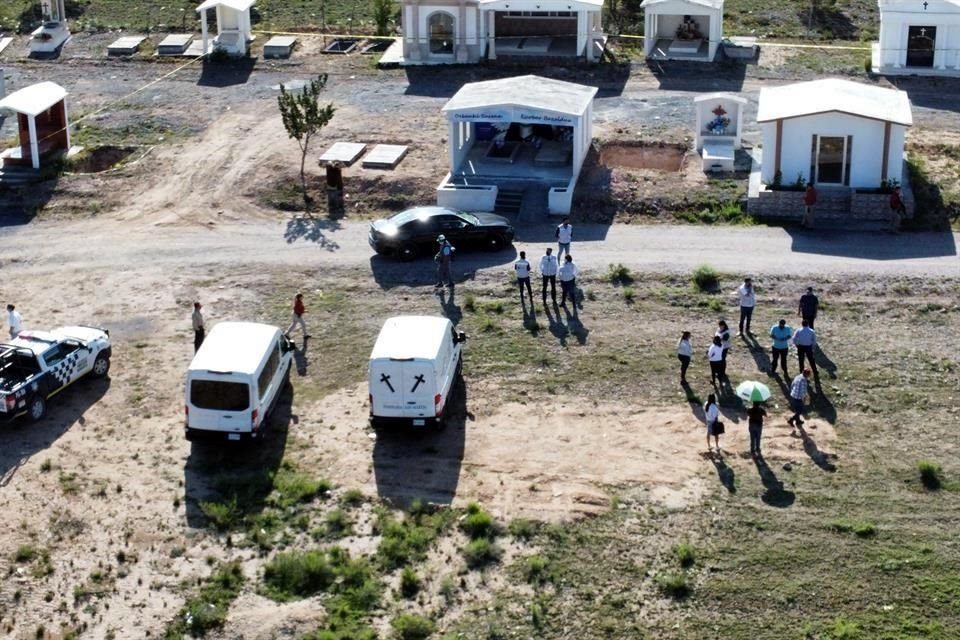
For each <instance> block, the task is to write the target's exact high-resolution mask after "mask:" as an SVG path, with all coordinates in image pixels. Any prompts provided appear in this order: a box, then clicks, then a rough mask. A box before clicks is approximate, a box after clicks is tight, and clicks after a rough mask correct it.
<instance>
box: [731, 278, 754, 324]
mask: <svg viewBox="0 0 960 640" xmlns="http://www.w3.org/2000/svg"><path fill="white" fill-rule="evenodd" d="M736 293H737V297H738V298H739V300H740V323H739V325H738V330H737V335H738V336H742V335H745V333H744V327H746V333H750V321H751V320H752V319H753V308H754V307H755V306H756V304H757V293H756V291H754V289H753V280H751V279H750V278H744V279H743V284H742V285H740V286H739V287H738V288H737V291H736Z"/></svg>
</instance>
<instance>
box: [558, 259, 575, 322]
mask: <svg viewBox="0 0 960 640" xmlns="http://www.w3.org/2000/svg"><path fill="white" fill-rule="evenodd" d="M559 277H560V306H564V305H566V304H567V297H569V298H570V302H571V303H573V308H574V309H576V308H577V265H575V264H573V256H571V255H570V254H569V253H568V254H567V255H565V256H564V257H563V266H562V267H560V273H559Z"/></svg>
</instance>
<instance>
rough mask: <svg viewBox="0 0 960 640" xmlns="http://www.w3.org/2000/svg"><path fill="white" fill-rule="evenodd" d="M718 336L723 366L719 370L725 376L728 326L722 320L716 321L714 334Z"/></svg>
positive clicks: (728, 335) (728, 338) (728, 345)
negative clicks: (721, 348)
mask: <svg viewBox="0 0 960 640" xmlns="http://www.w3.org/2000/svg"><path fill="white" fill-rule="evenodd" d="M714 335H716V336H717V337H719V338H720V344H721V345H722V346H723V367H722V368H721V370H720V373H721V375H722V376H723V377H724V378H726V377H727V351H729V350H730V327H728V326H727V323H726V322H725V321H723V320H721V321H720V322H718V323H717V332H716V333H715V334H714Z"/></svg>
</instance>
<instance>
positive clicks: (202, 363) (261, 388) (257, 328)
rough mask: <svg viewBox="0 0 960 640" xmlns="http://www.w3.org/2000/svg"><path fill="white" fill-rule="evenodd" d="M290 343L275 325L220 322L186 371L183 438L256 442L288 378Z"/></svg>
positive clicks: (291, 352)
mask: <svg viewBox="0 0 960 640" xmlns="http://www.w3.org/2000/svg"><path fill="white" fill-rule="evenodd" d="M292 360H293V343H291V342H290V340H288V339H287V338H286V336H284V335H283V332H282V331H280V329H278V328H277V327H272V326H270V325H267V324H259V323H256V322H221V323H220V324H218V325H216V326H214V327H213V330H212V331H210V334H209V335H208V336H207V337H206V339H205V340H204V341H203V344H202V345H201V346H200V349H199V350H198V351H197V353H196V355H194V356H193V361H192V362H191V363H190V368H189V369H188V370H187V388H186V405H185V407H184V409H185V413H186V424H185V427H186V437H187V440H194V439H197V438H198V437H200V436H214V437H220V438H226V439H227V440H240V439H242V438H244V439H245V438H258V437H260V436H261V435H262V430H261V427H263V426H264V425H265V424H266V422H267V417H268V416H269V414H270V411H271V410H272V409H273V408H274V406H276V404H277V399H278V398H279V397H280V394H281V393H282V392H283V389H284V387H286V383H287V381H288V379H289V375H290V363H291V361H292Z"/></svg>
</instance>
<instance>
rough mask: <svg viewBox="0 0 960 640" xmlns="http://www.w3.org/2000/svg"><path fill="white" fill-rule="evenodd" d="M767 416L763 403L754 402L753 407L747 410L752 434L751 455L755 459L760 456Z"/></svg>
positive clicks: (748, 427) (748, 425)
mask: <svg viewBox="0 0 960 640" xmlns="http://www.w3.org/2000/svg"><path fill="white" fill-rule="evenodd" d="M766 415H767V410H766V409H764V408H763V403H762V402H754V403H753V406H752V407H750V408H749V409H747V431H749V432H750V455H752V456H753V457H754V458H759V457H761V456H760V436H761V435H762V434H763V418H764V416H766Z"/></svg>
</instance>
